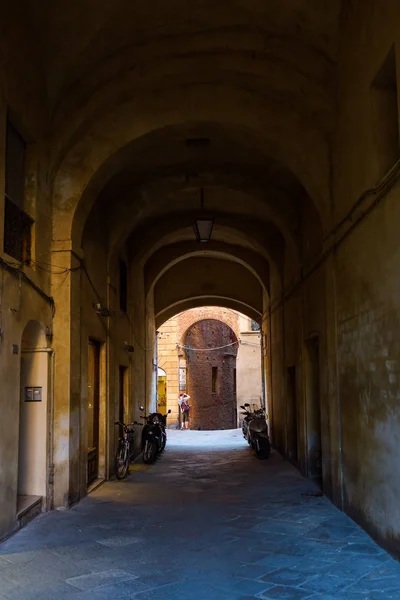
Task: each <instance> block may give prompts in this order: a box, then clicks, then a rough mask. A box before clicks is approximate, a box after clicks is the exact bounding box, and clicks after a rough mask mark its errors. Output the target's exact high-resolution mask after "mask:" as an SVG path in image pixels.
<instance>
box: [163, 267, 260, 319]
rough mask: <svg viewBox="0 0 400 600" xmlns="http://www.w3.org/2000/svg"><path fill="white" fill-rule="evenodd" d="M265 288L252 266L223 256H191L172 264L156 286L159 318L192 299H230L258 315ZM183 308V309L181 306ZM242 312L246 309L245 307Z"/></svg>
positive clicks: (206, 300)
mask: <svg viewBox="0 0 400 600" xmlns="http://www.w3.org/2000/svg"><path fill="white" fill-rule="evenodd" d="M264 294H265V291H264V290H263V287H262V286H261V284H260V281H259V280H258V279H257V278H256V277H255V276H254V275H253V274H252V273H251V272H250V270H249V269H248V268H247V267H245V266H243V265H242V264H239V263H238V262H234V261H232V260H231V259H230V258H228V259H223V258H221V257H219V258H215V257H212V258H211V257H204V256H197V257H190V258H187V259H185V260H183V261H181V262H178V263H176V264H174V265H173V266H171V267H170V268H169V269H168V270H167V271H166V272H164V274H163V275H162V276H161V277H160V278H159V279H158V281H157V283H156V284H155V286H154V313H155V316H156V322H157V320H159V319H160V316H161V315H164V314H165V312H166V311H168V310H170V309H171V308H174V310H177V308H176V307H178V306H180V305H182V303H183V302H187V301H189V300H191V299H196V300H198V301H202V304H203V305H206V304H215V301H214V300H212V299H217V298H219V302H223V301H226V300H227V299H229V300H231V301H234V302H236V303H237V304H241V305H242V306H243V307H247V308H251V309H252V311H253V313H257V315H258V317H259V316H260V315H261V314H262V312H263V305H264V304H263V301H264ZM180 310H183V309H180ZM242 312H246V311H245V310H243V309H242Z"/></svg>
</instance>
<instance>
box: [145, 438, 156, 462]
mask: <svg viewBox="0 0 400 600" xmlns="http://www.w3.org/2000/svg"><path fill="white" fill-rule="evenodd" d="M156 455H157V446H156V444H155V442H151V441H149V440H146V443H145V445H144V450H143V462H144V463H146V464H147V465H148V464H150V463H152V462H154V461H155V459H156Z"/></svg>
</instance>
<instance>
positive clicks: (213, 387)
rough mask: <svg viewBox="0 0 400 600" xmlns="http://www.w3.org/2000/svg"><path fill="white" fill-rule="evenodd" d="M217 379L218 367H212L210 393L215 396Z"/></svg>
mask: <svg viewBox="0 0 400 600" xmlns="http://www.w3.org/2000/svg"><path fill="white" fill-rule="evenodd" d="M217 377H218V367H212V374H211V392H212V393H213V394H215V393H216V391H217Z"/></svg>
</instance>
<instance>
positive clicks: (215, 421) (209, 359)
mask: <svg viewBox="0 0 400 600" xmlns="http://www.w3.org/2000/svg"><path fill="white" fill-rule="evenodd" d="M236 340H237V337H236V335H235V333H234V332H233V331H232V329H231V328H230V327H228V326H227V325H226V324H225V323H222V322H221V321H218V320H216V319H205V320H201V321H199V322H197V323H195V324H194V325H192V327H190V328H189V330H188V331H187V334H186V337H185V346H189V347H190V348H219V347H221V346H227V345H228V344H231V343H232V342H235V341H236ZM185 354H186V361H187V391H188V393H189V394H190V396H191V406H192V408H191V428H193V429H231V428H233V427H235V426H236V418H237V417H236V354H237V346H236V345H235V346H227V347H225V348H221V349H220V350H209V351H196V350H191V349H187V350H186V351H185ZM213 368H214V369H216V370H217V371H216V381H215V391H213V385H212V379H213V377H212V372H213Z"/></svg>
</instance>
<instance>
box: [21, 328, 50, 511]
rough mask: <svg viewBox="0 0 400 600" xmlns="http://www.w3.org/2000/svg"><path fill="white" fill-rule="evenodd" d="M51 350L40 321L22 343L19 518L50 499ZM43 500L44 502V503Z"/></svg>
mask: <svg viewBox="0 0 400 600" xmlns="http://www.w3.org/2000/svg"><path fill="white" fill-rule="evenodd" d="M51 356H52V351H51V350H50V349H49V348H48V347H47V340H46V335H45V332H44V330H43V328H42V327H41V325H40V324H39V323H38V322H37V321H29V322H28V323H27V325H26V327H25V329H24V332H23V334H22V340H21V371H20V411H19V451H18V496H17V516H18V518H22V517H23V516H24V515H25V514H26V513H27V512H28V511H32V510H34V511H35V512H38V511H40V510H41V508H42V505H43V508H44V507H45V505H46V500H47V498H48V489H47V487H48V479H47V473H48V464H47V462H48V456H49V449H50V444H49V439H48V431H49V428H48V414H49V397H48V396H49V394H48V392H49V376H50V372H51V371H50V368H49V361H50V360H51ZM43 500H44V502H43Z"/></svg>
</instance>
